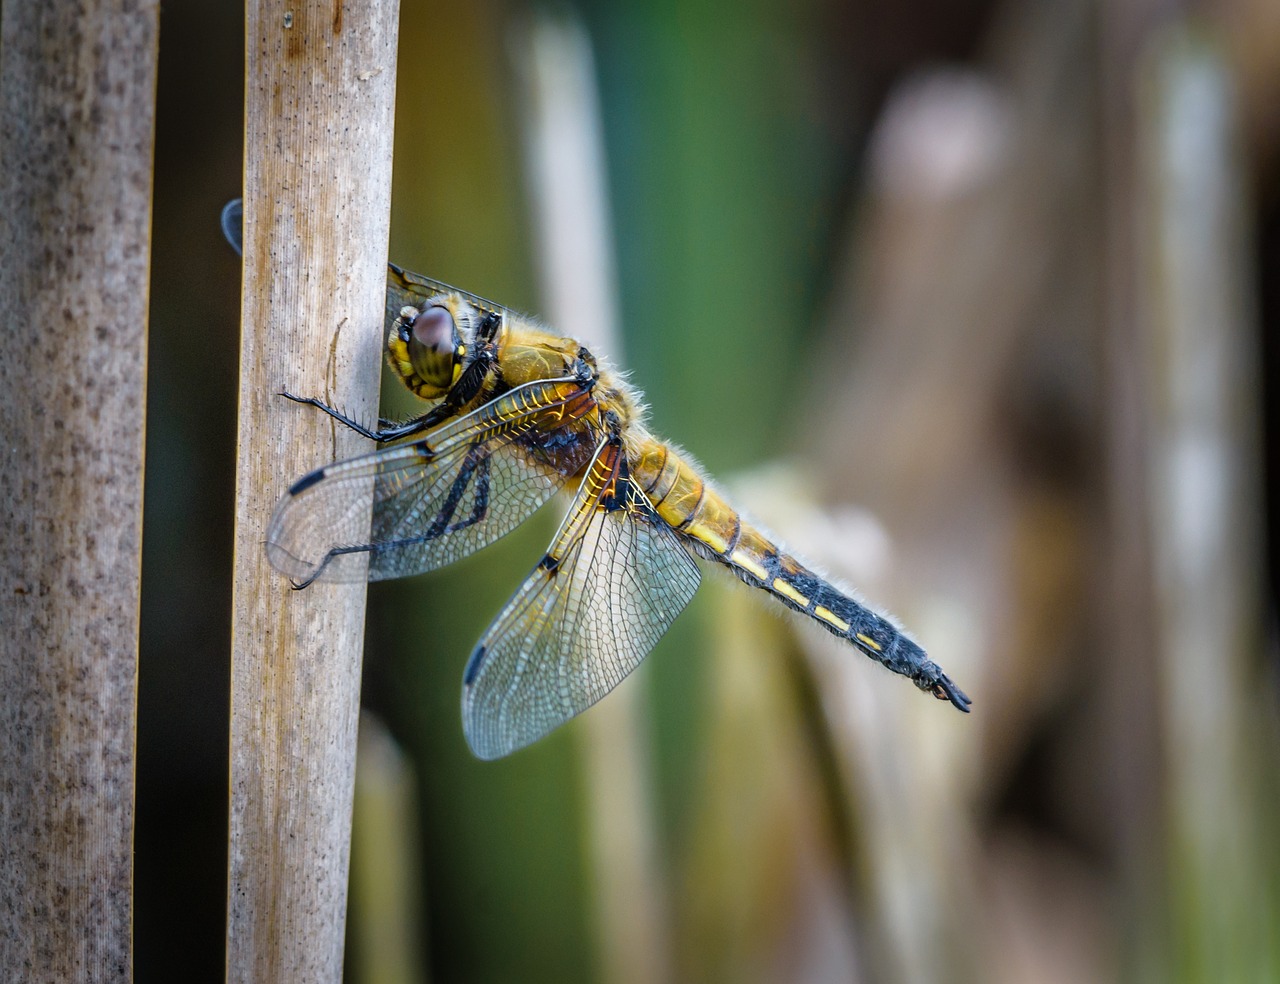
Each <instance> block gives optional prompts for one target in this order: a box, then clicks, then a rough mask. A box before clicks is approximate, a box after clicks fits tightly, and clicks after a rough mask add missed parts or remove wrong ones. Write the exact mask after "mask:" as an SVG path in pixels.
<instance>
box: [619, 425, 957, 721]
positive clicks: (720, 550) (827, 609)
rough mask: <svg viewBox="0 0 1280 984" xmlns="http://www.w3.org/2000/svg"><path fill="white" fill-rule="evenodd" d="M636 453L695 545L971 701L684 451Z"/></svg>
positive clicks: (658, 497)
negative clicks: (732, 500) (760, 525)
mask: <svg viewBox="0 0 1280 984" xmlns="http://www.w3.org/2000/svg"><path fill="white" fill-rule="evenodd" d="M636 459H637V460H636V463H635V464H634V465H633V467H632V476H633V478H634V479H635V480H636V482H637V483H638V484H639V485H640V487H641V488H642V489H643V490H644V491H645V494H646V495H647V496H648V497H649V501H650V502H651V503H652V504H653V507H654V510H655V511H656V512H657V513H658V515H659V516H660V517H661V518H662V519H663V520H664V521H666V522H667V523H669V524H670V525H671V527H672V528H673V529H675V530H676V532H677V533H679V534H680V535H681V536H682V537H683V538H684V539H685V542H686V543H688V544H689V545H690V546H692V547H693V549H694V550H695V551H696V552H697V553H699V554H701V555H702V556H703V557H706V558H707V559H708V560H713V561H716V562H717V563H721V564H724V565H725V566H727V567H728V568H729V569H730V570H732V571H733V572H734V574H736V575H737V576H738V577H739V578H740V579H741V580H742V581H744V582H746V583H747V584H750V585H752V586H753V587H757V588H763V589H764V590H765V591H768V592H769V593H770V594H772V595H773V596H774V597H775V598H777V599H778V600H779V601H781V602H782V603H783V604H784V605H786V606H787V607H788V608H790V609H792V610H793V611H796V612H799V613H800V614H802V615H807V616H808V617H810V618H812V619H813V620H814V621H815V622H817V623H818V624H819V625H821V626H822V627H823V628H824V629H826V630H827V631H828V632H831V633H832V634H834V635H837V636H839V637H840V638H842V639H846V640H847V641H849V642H850V643H852V644H853V645H854V646H856V647H857V648H858V649H859V650H860V651H861V652H863V653H865V654H866V655H867V656H869V657H871V658H872V659H874V660H876V661H877V662H879V663H883V664H884V665H885V666H887V667H888V668H889V669H891V670H893V671H894V672H895V673H900V674H902V675H903V676H906V677H909V678H910V679H911V680H913V681H914V682H915V684H916V686H918V687H919V688H920V689H921V690H927V691H929V692H930V693H932V694H934V696H936V697H938V698H940V699H943V700H949V701H951V703H952V704H954V705H955V706H956V707H958V708H959V709H960V710H962V711H967V710H968V709H969V698H968V697H966V696H965V695H964V693H963V691H961V690H960V689H959V688H958V687H957V686H956V685H955V684H953V683H952V682H951V680H950V679H948V678H947V676H946V674H944V673H943V672H942V671H941V670H940V669H939V668H938V666H937V664H936V663H934V662H933V661H932V660H931V659H929V657H928V656H927V655H926V654H925V651H924V650H923V649H921V648H920V646H918V645H917V644H916V643H915V642H914V641H913V640H911V639H910V638H908V637H907V636H906V634H905V633H903V632H902V630H901V629H899V628H898V626H896V625H895V624H894V623H893V622H892V621H890V620H889V619H887V618H885V617H884V616H883V615H880V614H877V613H876V612H874V611H872V610H871V609H869V608H867V607H866V606H865V605H863V604H861V603H860V602H858V601H855V600H854V599H853V598H851V597H849V596H848V595H847V594H845V593H844V592H843V591H841V590H840V589H839V588H837V587H835V585H833V584H831V583H830V582H828V581H827V580H826V579H824V578H822V577H820V576H819V575H817V574H815V573H814V572H813V571H811V570H809V568H807V567H806V566H805V565H804V564H802V563H801V562H800V561H798V560H797V559H796V558H795V557H792V556H791V555H790V554H787V553H785V552H783V551H782V550H780V549H779V548H778V547H777V546H776V545H775V544H774V543H773V542H772V541H771V540H769V538H768V537H767V536H765V535H764V534H763V533H762V532H761V531H759V530H757V529H756V528H755V527H754V526H752V525H751V524H750V523H748V522H745V521H744V520H743V519H742V516H741V515H740V514H739V513H738V511H737V510H736V509H734V508H733V507H732V506H731V505H729V503H727V502H726V501H725V500H724V498H723V497H722V496H721V495H720V494H719V493H718V492H717V491H716V490H715V489H714V488H712V487H711V486H709V485H708V484H707V483H706V481H705V480H704V479H703V478H702V476H701V475H699V474H698V471H697V469H695V468H694V467H693V466H692V465H690V464H689V463H688V462H687V461H685V460H684V459H683V458H682V457H681V456H680V455H679V453H678V452H676V451H675V450H674V449H672V448H670V447H669V446H667V445H666V444H663V443H662V442H660V441H657V440H650V441H649V442H647V443H646V445H645V446H644V447H643V448H642V449H641V453H640V454H639V455H637V456H636Z"/></svg>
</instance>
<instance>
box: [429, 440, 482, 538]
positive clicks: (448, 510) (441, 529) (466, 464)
mask: <svg viewBox="0 0 1280 984" xmlns="http://www.w3.org/2000/svg"><path fill="white" fill-rule="evenodd" d="M473 477H474V479H475V484H476V487H475V492H474V495H475V504H474V505H473V506H472V509H471V515H470V516H468V517H467V518H466V519H463V520H459V521H458V522H456V523H453V522H450V520H452V519H453V514H454V512H456V511H457V508H458V503H460V502H461V501H462V496H463V494H464V493H465V492H466V491H467V486H469V485H470V484H471V482H472V479H473ZM488 512H489V456H488V454H486V453H484V451H483V449H482V448H480V447H479V446H476V447H473V448H472V449H471V450H470V451H469V452H468V453H467V457H466V458H465V459H464V460H463V462H462V467H461V468H459V469H458V474H457V476H456V477H455V478H454V480H453V485H452V487H451V488H450V489H449V494H448V495H447V496H446V497H445V500H444V503H443V504H442V505H441V507H440V511H439V512H438V513H436V518H435V519H434V520H432V522H431V525H430V526H429V527H427V531H426V533H424V534H423V536H422V539H424V540H434V539H435V538H436V537H438V536H443V535H444V534H445V533H456V532H457V531H458V530H465V529H466V528H467V527H468V526H474V525H475V524H476V523H479V522H480V521H481V520H483V519H484V518H485V516H486V515H488Z"/></svg>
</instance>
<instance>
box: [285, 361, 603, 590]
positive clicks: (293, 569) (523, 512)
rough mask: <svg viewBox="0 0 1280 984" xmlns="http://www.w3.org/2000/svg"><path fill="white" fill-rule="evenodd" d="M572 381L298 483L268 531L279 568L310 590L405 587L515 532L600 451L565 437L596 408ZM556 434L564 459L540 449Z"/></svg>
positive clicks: (493, 404)
mask: <svg viewBox="0 0 1280 984" xmlns="http://www.w3.org/2000/svg"><path fill="white" fill-rule="evenodd" d="M587 392H588V390H587V388H586V386H584V384H583V383H581V382H580V381H578V380H575V379H558V380H544V381H539V382H535V383H528V384H525V385H524V386H519V387H516V388H515V389H512V390H510V391H509V392H507V393H505V394H503V395H502V396H499V397H497V398H496V399H494V400H491V401H490V402H488V403H486V404H485V405H484V406H482V407H479V408H478V409H476V410H474V411H472V412H471V413H469V414H467V415H466V416H464V417H460V418H458V419H456V420H452V421H449V422H448V423H446V424H444V425H442V426H441V427H439V428H437V429H436V430H434V431H433V432H432V433H431V434H429V435H427V437H425V438H423V439H421V440H418V441H414V442H413V443H411V444H401V445H396V446H393V447H387V448H382V449H380V450H378V451H374V452H371V453H370V454H366V455H361V456H359V457H356V458H350V459H348V460H346V461H341V462H338V463H337V464H333V465H328V466H326V467H324V468H320V469H318V470H316V471H314V472H312V473H311V474H309V475H307V476H305V477H303V478H302V479H300V480H299V481H297V482H295V483H294V485H293V487H292V488H291V489H290V490H289V492H288V493H287V494H286V495H285V497H284V498H283V499H282V500H281V501H280V505H279V506H277V507H276V512H275V515H274V516H273V517H272V518H271V524H270V526H269V527H268V528H267V556H268V558H269V559H270V561H271V564H272V566H273V567H275V568H276V570H278V571H280V572H281V573H284V574H287V575H289V576H290V577H292V578H293V579H294V580H295V582H299V583H302V584H309V583H310V582H311V581H314V580H324V581H361V580H365V579H366V578H367V579H369V580H381V579H384V578H392V577H403V576H405V575H407V574H416V573H419V572H421V571H428V570H433V569H435V568H437V567H442V566H444V565H445V564H451V563H453V562H454V561H455V560H458V559H460V558H462V557H465V556H466V555H468V554H470V553H472V552H474V551H476V550H478V549H480V548H481V547H483V546H486V545H487V544H489V543H492V542H493V541H494V540H496V539H498V538H499V537H501V536H503V535H505V534H507V533H509V532H511V530H513V529H515V528H516V527H517V526H519V525H520V524H521V523H522V522H524V521H525V520H526V519H528V518H529V516H531V515H532V514H533V513H534V512H535V511H536V510H537V509H538V507H539V506H541V505H542V504H543V503H544V502H546V501H547V499H549V498H550V497H551V496H552V495H553V494H554V493H555V492H556V490H557V489H559V488H561V487H563V486H564V484H565V482H566V481H567V480H568V479H569V478H570V477H571V476H572V475H573V474H574V473H575V472H577V471H578V470H579V469H580V468H581V467H582V465H583V464H584V463H585V462H586V460H587V459H588V457H589V456H590V454H591V452H592V450H593V444H594V439H593V438H592V437H591V436H590V433H589V432H588V431H586V429H585V428H580V429H581V430H582V433H581V434H580V435H579V434H577V432H575V431H573V430H572V429H571V428H570V427H569V425H571V424H572V423H573V422H574V421H576V420H578V419H579V418H580V417H581V416H582V414H583V413H585V412H586V409H587V408H588V407H589V406H590V401H589V400H588V399H585V397H586V396H587ZM557 430H558V431H559V432H560V434H561V437H560V440H559V441H558V442H557V445H556V453H555V454H554V455H551V454H548V453H546V452H545V451H543V450H540V448H541V445H540V443H539V439H540V438H543V437H545V436H546V435H547V433H548V432H555V431H557Z"/></svg>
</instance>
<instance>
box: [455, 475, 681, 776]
mask: <svg viewBox="0 0 1280 984" xmlns="http://www.w3.org/2000/svg"><path fill="white" fill-rule="evenodd" d="M617 453H618V454H621V452H620V451H618V452H617ZM599 462H600V455H597V459H596V462H595V463H593V469H594V468H595V467H596V465H597V464H599ZM592 487H593V482H592V475H591V470H589V472H588V475H587V478H586V479H584V481H583V483H582V488H581V489H580V490H579V492H578V496H577V498H576V499H575V500H574V504H573V507H572V508H571V510H570V513H569V516H568V518H567V519H566V520H565V524H564V525H563V526H562V527H561V530H560V533H559V534H557V537H556V539H555V541H553V543H552V546H551V549H550V551H549V552H548V553H547V556H546V557H544V558H543V560H542V561H541V562H540V563H539V564H538V566H537V567H535V568H534V570H533V573H531V574H530V575H529V577H528V578H527V579H526V580H525V582H524V584H522V585H521V586H520V589H519V590H518V591H517V592H516V594H515V596H514V597H513V598H512V599H511V601H509V602H508V603H507V605H506V607H505V608H504V609H503V610H502V612H501V613H500V614H499V615H498V617H497V618H496V619H495V620H494V622H493V624H492V625H491V626H490V627H489V629H488V631H487V632H485V634H484V637H483V638H482V639H481V640H480V643H479V645H477V647H476V649H475V652H473V653H472V656H471V660H470V662H469V663H468V664H467V672H466V676H465V679H464V681H463V694H462V718H463V728H464V730H465V731H466V735H467V741H468V742H469V743H470V745H471V748H472V750H473V751H474V752H475V754H476V755H477V756H479V757H480V758H484V759H493V758H500V757H501V756H503V755H508V754H510V753H511V752H513V751H515V750H516V749H518V748H522V747H524V746H525V745H528V744H530V743H531V742H534V741H536V740H537V739H539V738H541V737H542V736H543V735H545V734H546V733H547V732H549V731H551V730H552V729H553V728H555V727H557V726H558V725H560V724H562V723H563V722H565V721H567V720H568V719H569V718H571V717H573V716H574V715H576V714H578V713H580V712H581V711H584V710H586V709H587V708H588V707H590V706H591V705H592V704H594V703H595V702H596V701H598V700H599V699H600V698H601V697H603V696H604V695H605V694H607V693H608V692H609V691H610V690H612V689H613V688H614V687H615V686H617V685H618V683H619V682H621V680H622V679H623V677H625V676H626V675H627V674H628V673H630V672H631V671H632V670H633V669H635V667H636V666H637V664H639V662H640V661H641V660H642V659H643V658H644V657H645V655H646V654H648V652H649V650H651V649H652V648H653V647H654V645H655V644H656V643H657V641H658V639H659V638H660V637H661V636H662V634H663V633H664V632H665V631H666V630H667V628H668V626H670V625H671V623H672V621H674V620H675V617H676V616H677V615H678V614H680V612H681V611H682V610H683V609H684V607H685V605H687V604H688V603H689V599H691V598H692V597H693V595H694V592H695V591H697V589H698V582H699V580H700V578H701V575H700V573H699V571H698V567H697V565H696V564H695V563H694V561H693V558H692V557H690V555H689V554H688V552H687V551H686V550H685V548H684V547H683V546H681V544H680V543H679V541H678V540H677V538H676V536H675V534H674V533H673V532H672V530H671V527H670V526H669V525H668V524H666V523H665V522H663V521H662V519H661V518H659V517H658V516H657V514H656V513H654V511H653V509H652V507H651V506H650V505H649V503H648V500H647V499H645V497H644V495H643V494H642V493H641V492H640V490H639V489H638V488H636V487H635V486H634V485H632V484H631V482H630V480H629V479H627V478H625V475H624V476H623V477H621V478H619V479H618V484H617V486H615V489H614V494H616V496H617V500H618V505H619V507H618V508H614V509H612V510H608V509H606V508H605V505H604V503H605V502H606V501H607V499H608V496H609V494H610V490H609V489H608V488H603V489H602V488H600V487H599V486H598V485H597V486H596V488H595V490H594V491H593V489H592Z"/></svg>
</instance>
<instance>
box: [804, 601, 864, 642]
mask: <svg viewBox="0 0 1280 984" xmlns="http://www.w3.org/2000/svg"><path fill="white" fill-rule="evenodd" d="M813 614H814V615H816V616H818V618H820V619H822V621H824V622H826V623H827V624H828V625H831V626H834V627H835V628H836V629H837V630H838V631H840V632H848V631H849V623H848V622H846V621H845V620H844V619H842V618H841V617H840V616H839V615H837V614H836V613H835V612H833V611H832V610H831V609H830V608H823V607H822V606H821V605H819V606H818V607H817V608H815V609H814V610H813ZM876 648H877V649H878V648H880V647H879V646H877V647H876Z"/></svg>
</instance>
